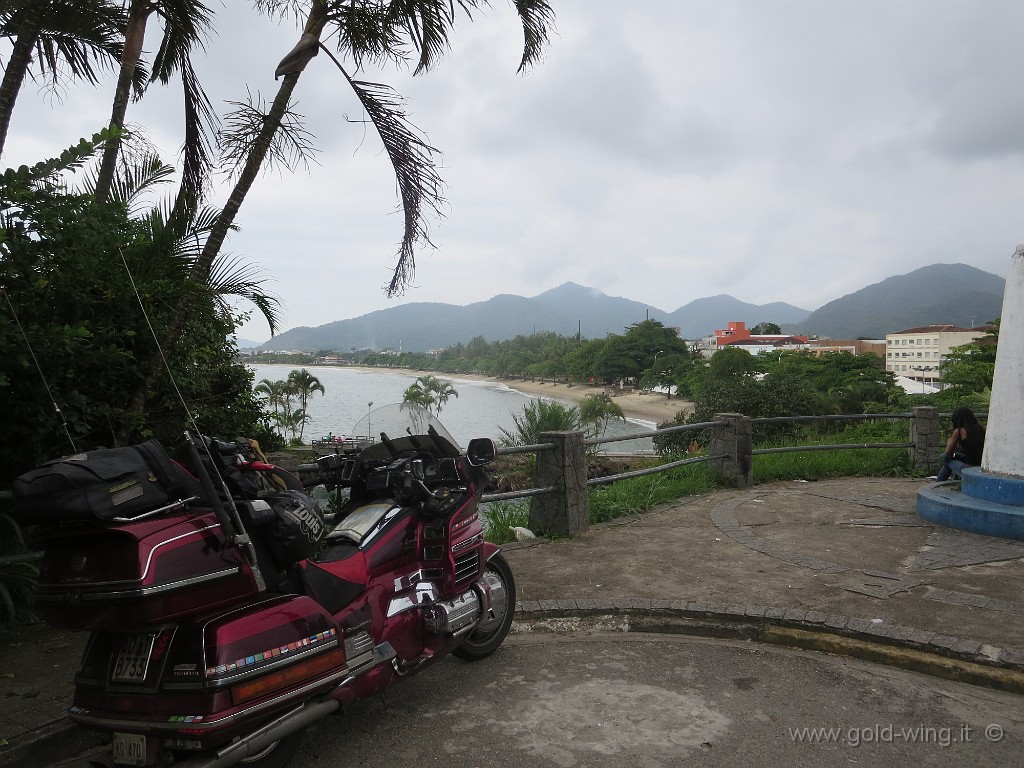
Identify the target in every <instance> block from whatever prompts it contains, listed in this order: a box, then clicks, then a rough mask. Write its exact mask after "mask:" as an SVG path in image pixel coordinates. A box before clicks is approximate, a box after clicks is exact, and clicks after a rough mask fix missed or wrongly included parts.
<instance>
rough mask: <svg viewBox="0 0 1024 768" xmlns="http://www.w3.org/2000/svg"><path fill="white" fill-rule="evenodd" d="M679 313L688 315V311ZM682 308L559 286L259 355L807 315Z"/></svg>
mask: <svg viewBox="0 0 1024 768" xmlns="http://www.w3.org/2000/svg"><path fill="white" fill-rule="evenodd" d="M687 307H693V308H694V309H693V310H692V312H688V311H687ZM687 307H683V308H681V309H678V310H676V311H675V312H672V313H667V312H665V311H664V310H661V309H658V308H657V307H652V306H650V305H648V304H641V303H640V302H637V301H631V300H629V299H623V298H619V297H616V296H607V295H605V294H604V293H601V292H600V291H598V290H595V289H593V288H585V287H583V286H581V285H576V284H575V283H565V284H564V285H560V286H559V287H557V288H553V289H551V290H550V291H545V292H544V293H542V294H540V295H538V296H534V297H532V298H524V297H522V296H512V295H509V294H502V295H499V296H495V297H494V298H491V299H488V300H487V301H481V302H477V303H475V304H469V305H468V306H464V307H460V306H456V305H453V304H432V303H415V304H404V305H402V306H398V307H392V308H390V309H382V310H378V311H376V312H370V313H369V314H366V315H361V316H360V317H357V318H354V319H351V320H337V321H335V322H333V323H327V324H326V325H320V326H317V327H316V328H309V327H300V328H292V329H291V330H288V331H285V332H284V333H281V334H278V335H277V336H276V337H275V338H273V339H271V340H270V341H268V342H266V343H264V344H262V345H260V347H259V348H260V349H262V350H291V349H299V350H304V351H307V352H314V351H316V350H319V349H331V350H338V351H341V352H346V351H348V350H350V349H376V350H381V349H388V348H391V349H396V350H398V349H400V350H403V351H406V352H426V351H427V350H430V349H439V348H443V347H447V346H450V345H452V344H458V343H460V342H461V343H463V344H465V343H467V342H469V341H470V340H471V339H473V338H474V337H475V336H483V337H484V338H485V339H487V341H500V340H502V339H511V338H514V337H515V336H518V335H528V334H532V333H538V332H554V333H558V334H561V335H563V336H572V335H574V334H576V333H577V332H580V333H582V334H583V336H584V337H585V338H588V339H595V338H603V337H604V336H607V335H608V334H609V333H623V332H624V331H625V330H626V329H627V328H628V327H629V326H631V325H633V324H634V323H639V322H641V321H643V320H646V319H648V318H650V319H651V320H658V321H660V322H662V323H664V324H665V325H667V326H670V327H674V326H678V327H679V328H680V329H681V334H682V336H683V337H684V338H692V337H696V336H703V335H706V334H709V333H711V332H712V331H714V329H715V328H721V327H723V326H724V324H725V323H727V322H728V321H730V320H742V321H745V322H748V323H751V324H753V323H758V322H765V321H767V322H775V323H782V322H788V321H790V320H794V321H796V320H802V319H803V318H805V317H807V315H808V310H805V309H798V308H796V307H791V306H789V305H788V304H769V305H766V306H763V307H759V306H757V305H754V304H746V303H744V302H741V301H738V300H737V299H734V298H732V297H731V296H716V297H714V298H711V299H700V300H698V301H696V302H692V303H691V304H688V305H687Z"/></svg>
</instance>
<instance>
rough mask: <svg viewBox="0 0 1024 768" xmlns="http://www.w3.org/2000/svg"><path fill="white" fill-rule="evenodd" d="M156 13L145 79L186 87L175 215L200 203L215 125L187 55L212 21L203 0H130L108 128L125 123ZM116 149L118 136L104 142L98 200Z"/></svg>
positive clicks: (105, 192)
mask: <svg viewBox="0 0 1024 768" xmlns="http://www.w3.org/2000/svg"><path fill="white" fill-rule="evenodd" d="M154 13H156V14H157V15H158V16H159V17H160V18H161V19H162V21H163V24H164V28H163V36H162V38H161V41H160V46H159V48H158V50H157V54H156V56H155V57H154V60H153V67H152V74H151V75H150V78H149V82H150V83H152V82H153V81H159V82H161V83H165V84H166V83H167V82H169V80H170V78H171V77H173V76H174V75H175V74H179V75H180V76H181V80H182V85H183V88H184V101H185V147H184V152H185V167H184V171H183V173H182V178H181V186H180V188H179V191H178V195H177V196H176V202H175V206H174V212H175V213H174V215H177V214H178V213H179V212H180V211H181V210H182V209H187V208H189V207H192V206H195V205H196V204H198V201H199V198H200V196H201V195H200V192H201V190H202V188H203V185H204V184H205V183H206V180H207V176H208V170H209V167H210V165H211V160H210V157H211V154H212V153H211V141H210V136H211V135H212V133H213V131H214V128H215V126H216V117H215V115H214V112H213V107H212V106H211V104H210V101H209V99H208V98H207V97H206V94H205V93H204V92H203V89H202V86H201V84H200V83H199V80H198V78H197V77H196V74H195V71H194V70H193V68H192V63H191V58H190V57H191V52H192V49H193V48H194V47H196V46H199V47H202V37H203V35H204V34H205V33H206V31H207V30H208V29H209V28H210V27H211V26H212V23H213V14H212V12H211V11H210V9H209V8H208V7H207V6H206V5H205V4H204V3H203V2H201V0H130V2H129V6H128V19H127V24H126V27H125V41H124V47H123V51H122V55H121V66H120V71H119V74H118V80H117V85H116V86H115V90H114V99H113V105H112V107H111V115H110V126H111V127H116V128H123V127H124V121H125V115H126V114H127V112H128V100H129V97H130V96H131V92H132V89H133V83H135V82H136V81H137V80H138V69H139V67H140V65H141V60H142V47H143V43H144V41H145V37H146V28H147V26H148V23H149V19H150V17H151V16H152V15H153V14H154ZM135 90H136V93H137V95H141V94H142V92H143V91H144V90H145V87H142V88H139V87H137V86H136V88H135ZM120 151H121V144H120V141H111V142H108V143H107V145H106V146H105V147H104V152H103V158H102V160H101V162H100V169H99V172H98V174H97V181H96V199H97V201H99V202H102V201H104V200H105V199H106V198H107V195H108V194H109V193H110V188H111V185H112V184H113V180H114V176H115V174H116V169H117V163H118V157H119V155H120ZM207 274H209V270H207Z"/></svg>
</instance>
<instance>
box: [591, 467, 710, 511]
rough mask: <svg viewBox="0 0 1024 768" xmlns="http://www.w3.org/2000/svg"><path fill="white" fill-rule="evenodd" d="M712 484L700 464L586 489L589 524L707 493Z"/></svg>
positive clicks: (708, 475) (705, 468)
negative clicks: (588, 501)
mask: <svg viewBox="0 0 1024 768" xmlns="http://www.w3.org/2000/svg"><path fill="white" fill-rule="evenodd" d="M716 485H717V483H716V481H715V479H714V476H713V475H712V473H711V472H710V471H709V470H708V468H707V467H706V466H705V465H703V464H695V465H690V466H685V467H677V468H676V469H670V470H667V471H665V472H661V473H658V474H656V475H645V476H643V477H633V478H629V479H626V480H619V481H617V482H614V483H610V484H608V485H600V486H597V487H595V488H592V489H591V490H590V494H589V499H590V522H591V523H602V522H606V521H608V520H614V519H616V518H619V517H625V516H628V515H639V514H642V513H644V512H647V511H648V510H650V509H652V508H653V507H656V506H658V505H659V504H665V503H670V502H673V501H676V500H678V499H680V498H682V497H684V496H695V495H697V494H701V493H708V492H709V491H712V490H714V489H715V487H716Z"/></svg>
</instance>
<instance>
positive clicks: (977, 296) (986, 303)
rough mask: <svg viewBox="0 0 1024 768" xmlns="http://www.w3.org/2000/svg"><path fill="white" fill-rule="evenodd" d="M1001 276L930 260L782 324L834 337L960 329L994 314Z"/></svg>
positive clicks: (997, 309) (998, 307)
mask: <svg viewBox="0 0 1024 768" xmlns="http://www.w3.org/2000/svg"><path fill="white" fill-rule="evenodd" d="M1005 284H1006V281H1005V280H1003V278H1001V277H998V276H996V275H993V274H990V273H989V272H982V271H981V270H980V269H975V268H974V267H971V266H968V265H966V264H933V265H931V266H929V267H922V268H921V269H916V270H914V271H913V272H909V273H907V274H905V275H897V276H896V277H890V278H887V279H885V280H883V281H882V282H880V283H875V284H874V285H869V286H867V287H866V288H862V289H860V290H859V291H856V292H854V293H851V294H848V295H846V296H843V297H842V298H839V299H836V300H835V301H830V302H829V303H828V304H825V305H824V306H823V307H820V308H819V309H816V310H815V311H814V312H812V313H811V314H810V315H809V316H808V317H807V318H806V319H805V320H803V321H802V322H798V323H796V324H794V325H793V326H788V325H787V327H786V330H787V332H795V331H799V332H802V333H809V334H815V335H818V336H825V337H829V338H834V339H840V338H842V339H851V338H858V337H865V338H872V339H879V338H884V336H885V334H886V333H892V332H894V331H902V330H904V329H906V328H915V327H918V326H922V325H931V324H932V323H952V324H953V325H959V326H961V327H964V328H970V327H972V326H976V325H984V324H985V323H987V322H989V321H990V320H994V319H995V318H997V317H999V314H1000V313H1001V312H1002V307H1003V289H1004V288H1005Z"/></svg>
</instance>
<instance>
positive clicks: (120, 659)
mask: <svg viewBox="0 0 1024 768" xmlns="http://www.w3.org/2000/svg"><path fill="white" fill-rule="evenodd" d="M154 640H156V635H155V634H149V635H128V636H127V637H125V639H124V641H123V642H122V643H121V651H120V652H119V653H118V654H117V661H116V662H115V663H114V672H113V674H111V676H110V679H111V680H112V681H114V682H115V683H141V682H142V681H143V680H145V679H146V670H147V669H149V655H150V653H152V652H153V641H154Z"/></svg>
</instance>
